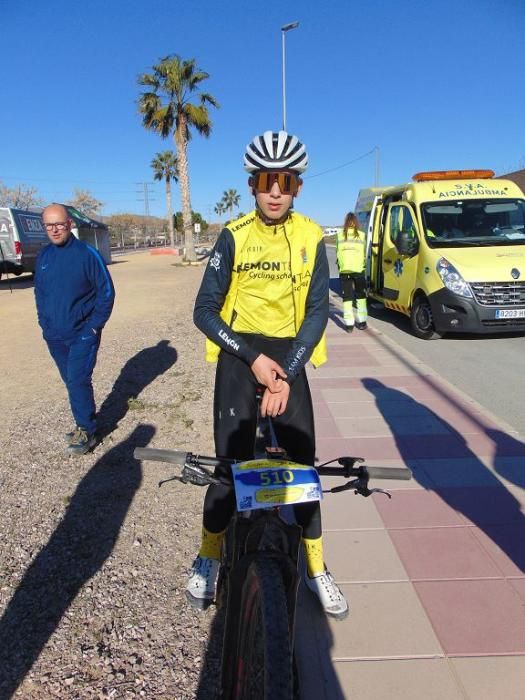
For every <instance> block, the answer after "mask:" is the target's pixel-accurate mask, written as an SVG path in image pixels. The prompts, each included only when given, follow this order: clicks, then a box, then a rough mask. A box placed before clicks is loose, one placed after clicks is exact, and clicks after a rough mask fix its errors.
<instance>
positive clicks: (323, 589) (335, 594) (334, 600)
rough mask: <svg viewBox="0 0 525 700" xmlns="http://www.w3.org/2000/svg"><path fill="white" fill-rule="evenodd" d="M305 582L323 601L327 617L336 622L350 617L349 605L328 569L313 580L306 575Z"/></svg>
mask: <svg viewBox="0 0 525 700" xmlns="http://www.w3.org/2000/svg"><path fill="white" fill-rule="evenodd" d="M304 580H305V583H306V585H307V586H308V588H309V589H310V590H311V591H312V593H315V595H316V596H317V597H318V598H319V600H320V601H321V605H322V607H323V610H324V611H325V613H326V614H327V615H329V616H330V617H333V618H334V619H336V620H344V619H345V617H346V616H347V615H348V603H347V602H346V599H345V597H344V595H343V594H342V593H341V590H340V588H339V586H338V585H337V583H336V582H335V581H334V577H333V576H332V574H331V573H330V572H329V571H328V569H325V570H324V571H323V573H322V574H317V576H314V577H313V578H310V576H308V574H306V576H305V577H304Z"/></svg>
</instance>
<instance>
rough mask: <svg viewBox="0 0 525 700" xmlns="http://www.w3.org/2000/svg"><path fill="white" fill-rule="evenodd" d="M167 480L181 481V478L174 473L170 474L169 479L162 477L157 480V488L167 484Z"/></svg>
mask: <svg viewBox="0 0 525 700" xmlns="http://www.w3.org/2000/svg"><path fill="white" fill-rule="evenodd" d="M168 481H182V479H181V478H180V476H176V475H175V476H170V478H169V479H162V481H159V489H160V487H161V486H162V484H167V483H168Z"/></svg>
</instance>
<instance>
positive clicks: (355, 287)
mask: <svg viewBox="0 0 525 700" xmlns="http://www.w3.org/2000/svg"><path fill="white" fill-rule="evenodd" d="M365 243H366V235H365V234H364V233H363V231H360V230H359V227H358V222H357V217H356V216H355V214H354V213H353V212H349V213H348V214H347V215H346V218H345V223H344V226H343V230H342V231H339V233H338V234H337V239H336V250H337V267H338V268H339V279H340V282H341V296H342V297H343V320H344V323H345V326H346V330H347V331H348V333H351V332H352V331H353V330H354V324H355V326H356V327H357V328H359V329H360V330H364V329H365V328H366V327H367V323H366V322H367V319H368V311H367V308H366V282H365V248H366V245H365ZM354 306H355V307H356V313H355V315H354Z"/></svg>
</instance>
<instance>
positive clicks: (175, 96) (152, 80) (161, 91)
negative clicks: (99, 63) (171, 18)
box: [138, 54, 219, 261]
mask: <svg viewBox="0 0 525 700" xmlns="http://www.w3.org/2000/svg"><path fill="white" fill-rule="evenodd" d="M209 77H210V76H209V74H208V73H205V72H204V71H202V70H200V68H197V67H196V65H195V59H194V58H192V59H189V60H183V59H181V58H180V56H177V55H176V54H172V55H170V56H166V58H163V59H161V61H160V63H158V64H157V65H155V66H153V72H152V73H143V74H142V75H140V76H139V77H138V83H139V85H142V86H144V87H145V88H146V91H145V92H143V93H142V94H141V95H140V97H139V101H138V106H139V112H140V114H142V124H143V126H144V127H145V128H146V129H151V130H152V131H155V132H156V133H158V134H159V135H160V136H161V137H162V138H164V139H165V138H168V136H170V134H172V133H173V138H174V140H175V144H176V146H177V161H178V170H179V185H180V193H181V204H182V217H183V223H184V244H185V247H186V259H187V260H190V261H192V260H196V255H195V248H194V246H193V226H192V221H191V201H190V181H189V175H188V157H187V147H188V141H189V140H190V138H191V131H190V128H191V127H193V128H195V129H196V130H197V131H198V132H199V134H201V135H203V136H206V137H208V136H209V135H210V133H211V120H210V117H209V114H208V108H207V106H206V105H212V106H213V107H219V104H218V103H217V101H216V100H215V98H214V97H213V96H212V95H210V94H208V93H206V92H199V85H200V83H202V82H203V81H204V80H206V79H207V78H209ZM192 96H194V97H196V98H198V102H199V104H195V103H193V102H190V98H191V97H192Z"/></svg>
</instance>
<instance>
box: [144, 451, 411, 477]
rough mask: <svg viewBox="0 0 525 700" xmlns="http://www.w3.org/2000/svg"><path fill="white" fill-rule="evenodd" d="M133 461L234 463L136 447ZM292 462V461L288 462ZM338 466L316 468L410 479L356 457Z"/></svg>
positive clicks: (331, 473)
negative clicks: (370, 465) (372, 465)
mask: <svg viewBox="0 0 525 700" xmlns="http://www.w3.org/2000/svg"><path fill="white" fill-rule="evenodd" d="M133 456H134V457H135V459H140V460H148V461H154V462H167V463H169V464H177V465H178V466H180V467H184V466H185V465H187V464H188V463H191V464H192V465H195V466H200V467H203V466H207V467H216V466H219V465H221V464H223V465H231V464H234V463H235V462H236V461H238V460H235V459H229V458H226V457H205V456H201V455H194V454H193V453H191V452H181V451H177V450H162V449H156V448H151V447H136V448H135V451H134V452H133ZM288 461H293V460H288ZM338 462H339V464H340V466H337V467H335V466H333V467H329V466H324V465H321V466H319V467H316V469H317V471H318V473H319V474H320V475H321V476H345V477H347V478H349V477H351V476H356V477H363V476H364V475H365V474H366V475H367V478H370V479H403V480H408V479H411V478H412V472H411V471H410V469H408V468H406V467H369V466H367V465H364V464H363V465H360V466H354V465H355V463H357V462H362V460H361V459H360V458H356V457H341V458H339V459H338Z"/></svg>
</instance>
